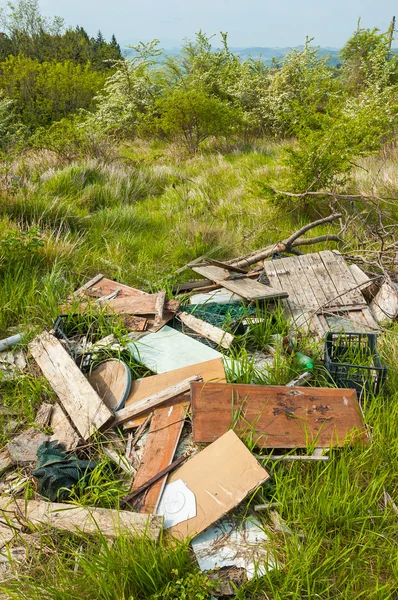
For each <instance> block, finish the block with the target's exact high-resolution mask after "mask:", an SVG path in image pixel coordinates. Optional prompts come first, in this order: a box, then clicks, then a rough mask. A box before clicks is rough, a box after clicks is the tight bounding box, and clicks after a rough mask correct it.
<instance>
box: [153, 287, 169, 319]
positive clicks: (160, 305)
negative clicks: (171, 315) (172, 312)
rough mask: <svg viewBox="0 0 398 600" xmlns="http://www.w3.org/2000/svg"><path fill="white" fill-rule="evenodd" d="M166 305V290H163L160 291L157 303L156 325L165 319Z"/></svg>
mask: <svg viewBox="0 0 398 600" xmlns="http://www.w3.org/2000/svg"><path fill="white" fill-rule="evenodd" d="M165 305H166V292H165V291H162V292H159V293H158V297H157V299H156V303H155V323H154V324H155V325H160V324H161V322H162V321H163V313H164V310H165Z"/></svg>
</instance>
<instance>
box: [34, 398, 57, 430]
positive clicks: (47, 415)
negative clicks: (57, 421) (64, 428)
mask: <svg viewBox="0 0 398 600" xmlns="http://www.w3.org/2000/svg"><path fill="white" fill-rule="evenodd" d="M52 412H53V405H52V404H46V403H44V404H42V405H41V406H40V407H39V410H38V411H37V413H36V418H35V424H36V425H37V426H38V427H46V426H47V425H48V424H49V423H50V419H51V414H52Z"/></svg>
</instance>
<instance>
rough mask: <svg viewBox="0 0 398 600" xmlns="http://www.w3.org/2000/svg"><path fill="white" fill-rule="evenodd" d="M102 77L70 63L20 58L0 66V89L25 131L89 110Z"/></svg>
mask: <svg viewBox="0 0 398 600" xmlns="http://www.w3.org/2000/svg"><path fill="white" fill-rule="evenodd" d="M104 81H105V75H104V74H103V73H100V72H96V71H94V70H92V69H91V66H90V64H89V63H88V64H87V65H86V66H84V67H83V66H81V65H75V64H74V63H73V62H72V61H64V62H56V61H51V62H42V63H41V62H39V61H38V60H34V59H32V58H26V57H24V56H22V55H19V56H9V57H8V58H7V59H6V60H5V61H3V62H2V63H0V89H1V90H3V92H4V93H5V94H6V95H7V96H8V97H9V98H11V99H12V100H13V101H14V107H15V112H16V114H17V115H18V116H19V118H20V119H21V121H22V122H23V123H24V124H25V125H27V126H28V127H31V128H35V127H38V126H47V125H50V124H51V123H52V122H54V121H58V120H60V119H62V118H64V117H66V116H68V115H70V114H72V113H75V112H76V111H78V110H79V109H81V108H83V109H90V108H93V98H94V96H95V94H96V93H98V91H99V90H100V89H101V88H102V86H103V84H104Z"/></svg>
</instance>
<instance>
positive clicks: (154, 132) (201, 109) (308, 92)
mask: <svg viewBox="0 0 398 600" xmlns="http://www.w3.org/2000/svg"><path fill="white" fill-rule="evenodd" d="M3 21H4V23H5V24H6V31H5V33H3V34H2V38H1V39H0V56H1V57H2V58H3V60H2V61H1V62H0V90H1V91H2V95H3V96H2V98H3V99H2V101H1V103H2V104H1V106H0V111H1V114H3V125H2V128H1V130H0V143H1V144H2V146H3V149H4V148H10V147H11V146H12V144H15V143H16V142H17V141H18V140H19V141H20V140H21V139H22V140H23V143H25V144H26V143H29V144H33V145H34V144H38V145H40V146H42V147H43V146H44V147H51V148H52V149H54V150H55V151H59V152H67V153H68V152H69V153H79V152H84V151H89V148H92V147H93V145H92V140H93V138H95V139H96V140H97V141H98V140H101V139H102V140H104V139H106V140H108V141H109V140H113V141H114V142H118V141H120V140H131V139H134V138H135V137H150V138H159V139H163V140H171V141H173V142H176V143H178V144H180V145H181V146H182V147H184V148H185V149H186V150H187V151H188V152H190V153H193V154H194V153H196V152H198V151H199V149H200V147H201V145H202V144H203V143H204V142H205V140H206V139H208V138H209V137H216V138H217V137H219V138H225V137H228V139H240V140H243V141H249V140H252V139H254V138H259V137H270V138H277V139H287V140H292V139H293V140H294V144H290V145H289V147H288V149H287V151H286V161H287V163H288V165H289V168H290V170H291V173H292V189H293V191H302V190H308V189H311V190H313V191H315V190H317V189H322V188H323V187H325V186H328V185H330V184H332V183H337V182H339V183H342V182H344V180H345V178H346V177H347V176H348V174H349V172H350V170H351V168H352V166H353V163H354V160H355V159H357V158H359V157H362V156H366V155H367V154H369V153H372V152H374V151H377V150H378V149H379V148H380V147H381V146H382V145H383V144H385V143H387V142H388V141H390V140H392V139H394V138H395V134H396V125H397V97H398V96H397V90H398V88H397V85H398V57H397V55H395V54H393V53H392V52H391V42H392V34H393V32H392V30H389V31H387V32H380V31H379V30H377V29H364V28H362V27H361V26H360V23H358V27H357V29H356V31H355V32H354V33H353V35H352V36H351V38H350V39H349V40H348V41H347V43H346V45H345V46H344V48H343V49H342V50H341V52H340V64H339V67H338V68H336V67H333V66H331V65H330V64H329V63H328V57H324V56H321V55H320V53H319V52H318V49H317V48H315V47H314V46H313V44H312V40H310V39H307V40H306V43H305V45H304V48H303V49H302V50H294V51H292V52H291V53H290V54H288V55H287V56H286V57H285V58H284V59H283V61H282V62H280V63H277V62H275V63H274V64H273V65H272V66H266V65H265V63H264V61H262V60H261V59H249V60H242V59H240V58H239V57H238V56H236V55H235V54H234V53H233V52H232V51H231V50H230V48H229V46H228V39H227V34H225V33H222V34H221V40H220V42H219V43H218V47H214V46H213V43H214V40H213V39H212V37H209V36H207V35H206V34H205V33H203V32H202V31H200V32H198V33H197V35H196V37H195V39H194V40H193V41H188V42H186V43H185V44H184V45H183V47H182V49H181V52H180V54H179V55H177V56H173V57H169V56H167V55H165V54H164V53H163V52H162V51H161V49H160V48H159V43H158V41H157V40H154V41H152V42H150V43H147V44H144V43H140V44H138V45H137V46H135V47H133V48H132V49H131V53H130V55H129V58H128V59H125V58H123V57H122V55H121V51H120V47H119V45H118V44H117V41H116V39H115V38H114V37H113V38H112V40H111V42H109V43H107V42H106V41H105V40H104V38H103V36H102V34H100V33H99V34H98V36H97V38H95V39H94V38H89V36H88V35H87V33H86V32H85V31H84V30H83V29H82V28H81V27H77V28H75V29H65V28H64V24H63V21H62V19H59V18H55V19H52V20H49V19H44V18H43V17H42V16H41V15H40V13H39V10H38V3H37V0H19V4H18V6H17V7H16V8H14V7H10V6H9V9H8V12H6V14H5V15H3ZM1 131H2V132H3V133H1Z"/></svg>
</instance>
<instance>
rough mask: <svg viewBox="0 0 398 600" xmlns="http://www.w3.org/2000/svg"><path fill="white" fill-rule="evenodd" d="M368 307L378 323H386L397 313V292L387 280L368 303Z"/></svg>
mask: <svg viewBox="0 0 398 600" xmlns="http://www.w3.org/2000/svg"><path fill="white" fill-rule="evenodd" d="M370 309H371V311H372V314H373V315H374V318H375V319H376V321H377V322H378V323H380V324H381V325H382V324H386V323H389V322H391V321H392V320H393V319H395V318H396V317H397V315H398V292H397V290H396V288H395V287H394V286H392V285H391V283H390V282H389V281H385V282H384V283H383V285H382V286H381V288H380V290H379V291H378V293H377V294H376V296H375V297H374V298H373V300H372V302H371V303H370Z"/></svg>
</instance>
